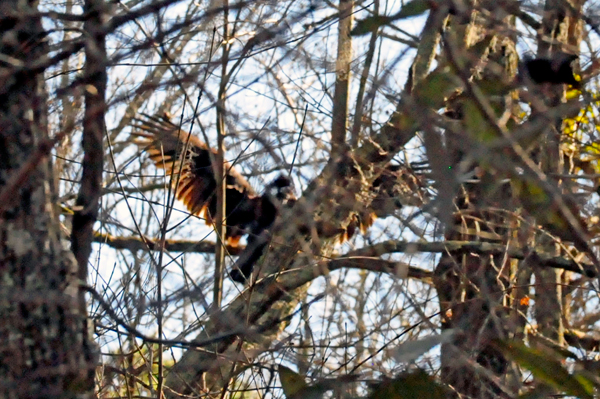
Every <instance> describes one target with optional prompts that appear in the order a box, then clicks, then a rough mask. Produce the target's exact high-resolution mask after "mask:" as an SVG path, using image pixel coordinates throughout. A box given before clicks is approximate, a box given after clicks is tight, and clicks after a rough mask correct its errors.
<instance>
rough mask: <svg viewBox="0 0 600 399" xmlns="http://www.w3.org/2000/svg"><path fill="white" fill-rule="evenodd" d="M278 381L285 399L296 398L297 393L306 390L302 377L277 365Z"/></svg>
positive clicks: (306, 385)
mask: <svg viewBox="0 0 600 399" xmlns="http://www.w3.org/2000/svg"><path fill="white" fill-rule="evenodd" d="M279 379H280V380H281V388H282V389H283V393H284V394H285V397H286V398H287V399H293V398H295V397H297V395H298V394H299V393H301V392H303V391H306V389H307V388H308V384H307V383H306V381H305V380H304V377H303V376H301V375H300V374H298V373H296V372H294V371H292V370H290V369H289V368H287V367H285V366H282V365H279Z"/></svg>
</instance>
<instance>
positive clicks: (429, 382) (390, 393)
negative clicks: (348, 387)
mask: <svg viewBox="0 0 600 399" xmlns="http://www.w3.org/2000/svg"><path fill="white" fill-rule="evenodd" d="M447 397H448V391H447V390H446V388H445V387H443V386H442V385H440V384H438V383H437V382H436V381H435V379H434V378H433V377H431V376H430V375H429V374H427V373H426V372H425V371H423V370H417V371H414V372H412V373H407V374H402V375H401V376H399V377H398V378H395V379H393V380H387V381H383V382H382V383H381V384H379V385H378V386H377V387H375V388H374V389H373V390H372V391H371V395H369V399H413V398H428V399H445V398H447Z"/></svg>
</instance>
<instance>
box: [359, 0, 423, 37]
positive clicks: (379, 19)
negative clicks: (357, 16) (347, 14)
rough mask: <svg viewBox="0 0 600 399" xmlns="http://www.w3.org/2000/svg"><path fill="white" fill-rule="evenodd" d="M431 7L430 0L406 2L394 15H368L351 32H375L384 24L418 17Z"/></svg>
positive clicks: (362, 33) (361, 33)
mask: <svg viewBox="0 0 600 399" xmlns="http://www.w3.org/2000/svg"><path fill="white" fill-rule="evenodd" d="M430 8H431V1H429V0H413V1H409V2H408V3H406V4H404V7H402V8H401V9H400V11H399V12H397V13H396V14H394V15H391V16H384V15H374V16H372V17H367V18H365V19H363V20H361V21H357V22H356V26H355V27H354V29H352V31H351V32H350V35H352V36H362V35H366V34H367V33H369V32H375V31H376V30H377V29H379V28H380V27H382V26H384V25H390V24H391V23H393V22H394V21H398V20H401V19H406V18H411V17H416V16H417V15H421V14H423V13H424V12H426V11H427V10H429V9H430Z"/></svg>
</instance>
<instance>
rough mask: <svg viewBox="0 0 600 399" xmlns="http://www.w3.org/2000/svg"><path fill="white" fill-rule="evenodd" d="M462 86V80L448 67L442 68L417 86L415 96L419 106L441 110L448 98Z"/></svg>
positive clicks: (437, 69) (434, 71)
mask: <svg viewBox="0 0 600 399" xmlns="http://www.w3.org/2000/svg"><path fill="white" fill-rule="evenodd" d="M461 86H462V82H461V81H460V79H459V78H458V77H457V76H456V75H455V74H453V73H452V72H451V70H450V68H449V67H448V66H440V67H438V68H436V69H435V70H433V71H432V72H431V73H430V74H429V75H427V77H426V78H425V79H423V80H422V81H421V82H419V83H418V84H417V86H416V87H415V89H414V95H415V98H416V99H417V101H418V103H419V105H423V106H426V107H430V108H433V109H439V108H441V107H442V106H443V105H444V101H445V99H446V97H448V96H450V95H451V94H453V93H454V92H455V91H456V90H457V89H458V88H460V87H461Z"/></svg>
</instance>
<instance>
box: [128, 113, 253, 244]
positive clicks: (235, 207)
mask: <svg viewBox="0 0 600 399" xmlns="http://www.w3.org/2000/svg"><path fill="white" fill-rule="evenodd" d="M134 121H135V125H134V128H135V130H134V132H133V133H132V136H133V137H135V138H136V144H137V145H138V146H139V147H140V148H142V149H143V150H144V151H145V152H146V153H147V154H148V155H149V157H150V159H151V160H152V161H153V162H154V164H155V165H156V167H158V168H161V169H164V170H165V172H166V174H167V175H169V176H173V179H172V182H173V185H174V186H176V188H177V191H176V197H177V199H178V200H180V201H181V202H183V203H184V205H185V206H186V208H187V209H188V210H189V211H190V213H191V214H193V215H199V216H203V217H204V218H205V220H206V224H209V225H210V224H212V217H213V216H214V215H215V213H216V209H217V196H216V188H217V181H216V179H215V175H214V168H213V165H212V161H213V160H214V158H215V155H216V151H215V150H211V149H209V148H208V146H207V145H206V144H205V143H204V142H202V141H201V140H199V139H198V138H197V137H195V136H193V135H191V134H190V133H188V132H186V131H184V130H181V129H180V128H179V127H178V126H177V125H176V124H174V123H173V122H171V120H170V119H169V118H168V116H163V117H156V116H150V115H144V114H142V115H141V117H139V118H134ZM224 168H225V170H226V171H227V179H226V180H227V188H226V199H225V201H226V212H227V215H226V223H227V226H228V227H227V230H228V231H227V238H228V242H229V243H230V244H233V245H235V244H237V242H238V241H239V239H240V237H241V236H242V235H244V234H245V231H244V230H245V227H246V226H247V225H248V224H250V223H251V222H252V221H253V220H254V218H255V206H254V202H256V193H255V192H254V190H253V189H252V187H251V186H250V184H249V183H248V181H247V180H246V179H245V178H244V177H243V176H242V175H241V174H240V173H239V172H238V171H237V170H236V169H235V168H233V167H232V166H231V165H230V164H229V163H228V162H225V163H224Z"/></svg>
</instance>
